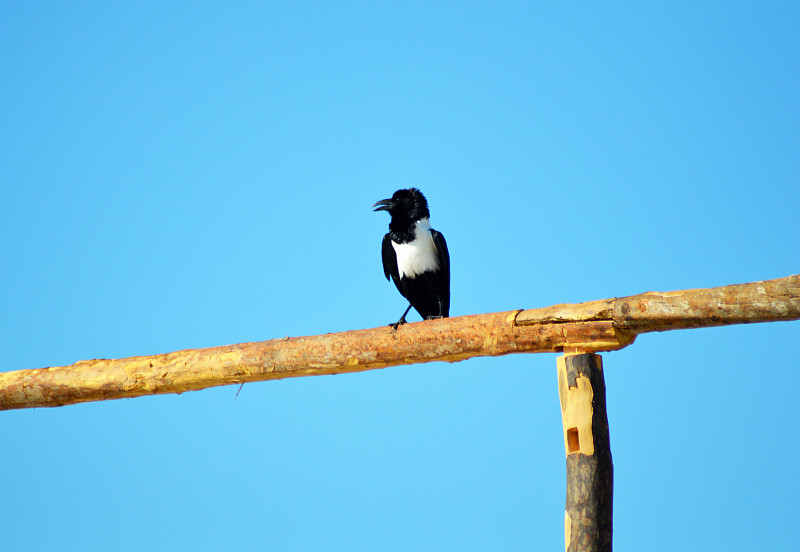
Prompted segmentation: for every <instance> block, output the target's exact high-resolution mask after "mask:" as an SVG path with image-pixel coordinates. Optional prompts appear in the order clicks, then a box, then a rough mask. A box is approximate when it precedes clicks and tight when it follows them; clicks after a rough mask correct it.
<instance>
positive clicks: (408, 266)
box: [392, 219, 439, 278]
mask: <svg viewBox="0 0 800 552" xmlns="http://www.w3.org/2000/svg"><path fill="white" fill-rule="evenodd" d="M392 247H394V252H395V254H397V270H398V272H399V273H400V277H401V278H403V277H406V278H414V277H415V276H416V275H417V274H422V273H423V272H427V271H429V270H431V271H433V270H437V269H438V268H439V254H438V252H437V251H436V245H434V243H433V236H431V223H430V221H429V220H428V219H422V220H420V221H418V222H417V225H416V226H415V227H414V241H412V242H410V243H395V242H394V241H392Z"/></svg>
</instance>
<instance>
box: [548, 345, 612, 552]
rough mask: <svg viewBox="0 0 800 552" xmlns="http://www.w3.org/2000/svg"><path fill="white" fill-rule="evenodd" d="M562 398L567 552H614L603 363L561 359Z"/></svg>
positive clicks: (587, 356) (580, 357) (587, 357)
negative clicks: (612, 546)
mask: <svg viewBox="0 0 800 552" xmlns="http://www.w3.org/2000/svg"><path fill="white" fill-rule="evenodd" d="M557 362H558V393H559V399H560V403H561V420H562V423H563V427H564V447H565V451H566V455H567V500H566V511H565V518H564V541H565V548H566V550H567V552H577V551H591V552H600V551H603V552H610V550H611V534H612V498H613V487H614V467H613V464H612V462H611V446H610V440H609V432H608V416H607V414H606V390H605V380H604V378H603V361H602V358H601V357H600V355H596V354H593V353H584V354H571V355H565V356H560V357H558V361H557Z"/></svg>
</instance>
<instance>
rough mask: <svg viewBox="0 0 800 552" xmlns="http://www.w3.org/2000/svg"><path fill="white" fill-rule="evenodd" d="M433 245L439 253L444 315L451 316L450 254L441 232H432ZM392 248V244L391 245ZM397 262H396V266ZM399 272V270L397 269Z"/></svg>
mask: <svg viewBox="0 0 800 552" xmlns="http://www.w3.org/2000/svg"><path fill="white" fill-rule="evenodd" d="M431 236H432V237H433V244H434V245H435V246H436V251H437V252H438V253H439V270H438V271H437V272H438V273H439V274H440V276H439V278H440V280H439V285H440V286H441V287H440V289H441V290H442V315H444V316H450V252H449V251H448V250H447V242H446V241H444V236H443V235H442V233H441V232H438V231H436V230H431ZM390 246H391V244H390ZM396 263H397V260H395V266H396ZM395 270H397V268H395Z"/></svg>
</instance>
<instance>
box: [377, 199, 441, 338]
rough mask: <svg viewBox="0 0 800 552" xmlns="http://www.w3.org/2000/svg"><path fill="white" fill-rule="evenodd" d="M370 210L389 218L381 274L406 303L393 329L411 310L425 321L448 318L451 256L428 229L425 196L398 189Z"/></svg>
mask: <svg viewBox="0 0 800 552" xmlns="http://www.w3.org/2000/svg"><path fill="white" fill-rule="evenodd" d="M373 207H376V209H375V210H376V211H388V212H389V214H390V215H391V216H392V219H391V221H390V222H389V233H388V234H386V235H385V236H384V237H383V245H382V248H381V257H382V259H383V273H384V275H385V276H386V279H387V280H388V279H389V278H391V279H392V281H393V282H394V284H395V286H397V289H398V291H399V292H400V294H401V295H402V296H403V297H405V298H406V299H408V302H409V306H408V308H407V309H406V311H405V312H404V313H403V316H401V317H400V320H398V321H397V322H396V323H394V324H392V326H393V327H395V328H397V326H398V325H400V324H404V323H405V322H406V314H408V311H409V310H411V307H414V309H415V310H416V311H417V312H418V313H419V314H420V316H422V318H423V319H426V320H427V319H430V318H446V317H448V316H450V253H449V252H448V250H447V242H446V241H445V239H444V236H443V235H442V234H441V232H438V231H436V230H434V229H433V228H431V225H430V211H429V210H428V202H427V200H426V199H425V196H424V195H422V192H420V191H419V190H417V189H416V188H410V189H408V190H398V191H396V192H395V193H394V195H392V197H391V198H390V199H384V200H381V201H379V202H377V203H376V204H375V205H373Z"/></svg>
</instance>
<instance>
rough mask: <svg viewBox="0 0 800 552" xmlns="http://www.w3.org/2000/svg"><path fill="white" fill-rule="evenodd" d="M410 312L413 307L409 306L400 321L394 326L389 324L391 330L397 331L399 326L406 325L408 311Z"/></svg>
mask: <svg viewBox="0 0 800 552" xmlns="http://www.w3.org/2000/svg"><path fill="white" fill-rule="evenodd" d="M410 310H411V305H408V308H407V309H406V312H404V313H403V316H401V317H400V320H398V321H397V322H395V323H394V324H389V326H391V328H392V329H393V330H395V331H397V327H398V326H400V325H401V324H405V323H406V315H407V314H408V311H410Z"/></svg>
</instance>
